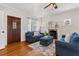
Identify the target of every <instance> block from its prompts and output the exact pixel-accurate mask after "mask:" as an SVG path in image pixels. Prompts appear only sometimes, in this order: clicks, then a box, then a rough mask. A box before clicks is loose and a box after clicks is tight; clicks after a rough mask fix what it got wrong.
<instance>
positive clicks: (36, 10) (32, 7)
mask: <svg viewBox="0 0 79 59" xmlns="http://www.w3.org/2000/svg"><path fill="white" fill-rule="evenodd" d="M4 4H5V5H8V6H11V7H14V8H16V9H19V10H21V11H22V12H25V13H27V12H29V13H30V15H32V16H45V15H54V14H58V13H61V12H65V11H68V10H71V9H75V8H78V7H79V3H57V5H58V9H52V8H51V7H49V8H47V9H43V8H44V6H46V5H47V3H4Z"/></svg>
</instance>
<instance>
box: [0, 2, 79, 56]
mask: <svg viewBox="0 0 79 59" xmlns="http://www.w3.org/2000/svg"><path fill="white" fill-rule="evenodd" d="M54 5H55V7H54ZM78 15H79V3H50V4H48V3H11V4H9V3H0V19H1V20H0V28H1V30H0V33H1V34H0V43H1V45H0V49H1V50H0V55H1V56H19V55H21V56H22V55H23V56H56V55H58V56H63V55H64V56H69V55H70V56H72V55H76V56H77V55H79V53H76V52H72V53H71V51H70V50H67V51H65V52H64V51H63V49H64V48H62V47H63V46H65V45H66V47H67V45H70V44H69V43H70V41H71V39H70V38H71V36H72V34H74V33H75V35H76V36H77V37H76V36H75V37H76V39H77V40H78V37H79V36H78V35H79V28H78V25H79V24H78V21H79V20H78V19H79V16H78ZM9 19H13V20H14V19H20V20H21V21H20V22H19V20H15V21H14V22H13V23H9V24H8V22H9V21H10V20H9ZM8 20H9V21H8ZM16 22H17V23H18V22H19V23H18V24H19V25H20V27H19V25H18V26H17V24H16ZM11 24H13V25H11ZM10 25H11V26H10ZM16 28H18V29H17V30H18V31H19V29H20V33H19V32H18V33H19V34H18V33H17V32H16V33H17V34H12V33H13V32H11V31H15V30H16ZM9 29H10V30H9ZM9 32H11V33H9ZM8 33H9V35H8ZM10 35H12V36H10ZM13 35H15V36H16V37H18V39H20V41H19V43H18V42H15V41H12V40H13V38H15V39H17V38H16V37H15V36H13ZM18 35H19V36H18ZM9 38H10V39H9ZM8 39H9V40H11V39H12V40H11V41H8ZM16 41H18V40H16ZM56 41H59V42H60V41H61V42H60V43H59V42H56ZM62 41H63V43H62ZM11 42H12V43H11ZM64 42H65V43H64ZM8 43H10V44H8ZM61 43H62V45H63V46H62V45H61ZM77 43H78V42H77ZM58 44H59V45H58ZM64 44H65V45H64ZM8 45H9V46H8ZM66 47H65V48H66ZM70 47H71V48H73V46H70ZM75 47H76V46H75ZM13 48H14V50H13ZM16 48H17V49H16ZM59 48H61V50H62V51H61V50H60V49H59ZM68 48H69V47H67V49H68ZM71 48H69V49H71ZM9 49H11V50H9ZM77 49H78V47H77ZM23 50H27V51H26V52H25V51H23ZM6 51H7V52H8V53H7V52H6ZM69 51H70V53H69V54H68V53H66V52H69ZM72 51H74V50H72ZM76 51H78V50H76ZM1 52H3V53H1ZM60 52H62V53H60ZM13 53H14V54H13ZM73 53H74V54H73Z"/></svg>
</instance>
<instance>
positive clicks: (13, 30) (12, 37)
mask: <svg viewBox="0 0 79 59" xmlns="http://www.w3.org/2000/svg"><path fill="white" fill-rule="evenodd" d="M20 40H21V18H18V17H14V16H7V44H9V43H14V42H20Z"/></svg>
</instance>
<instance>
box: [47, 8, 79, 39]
mask: <svg viewBox="0 0 79 59" xmlns="http://www.w3.org/2000/svg"><path fill="white" fill-rule="evenodd" d="M47 19H50V20H49V21H53V22H58V24H59V28H58V30H59V38H60V37H61V35H62V34H71V33H72V32H78V33H79V27H78V26H79V8H77V9H74V10H70V11H67V12H64V13H61V14H57V15H53V16H51V17H48V18H47ZM65 19H71V25H69V26H66V25H65V26H63V22H64V20H65Z"/></svg>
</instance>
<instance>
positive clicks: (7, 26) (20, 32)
mask: <svg viewBox="0 0 79 59" xmlns="http://www.w3.org/2000/svg"><path fill="white" fill-rule="evenodd" d="M8 17H12V18H18V19H19V20H20V41H18V42H21V18H19V17H16V16H10V15H7V45H8Z"/></svg>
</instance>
